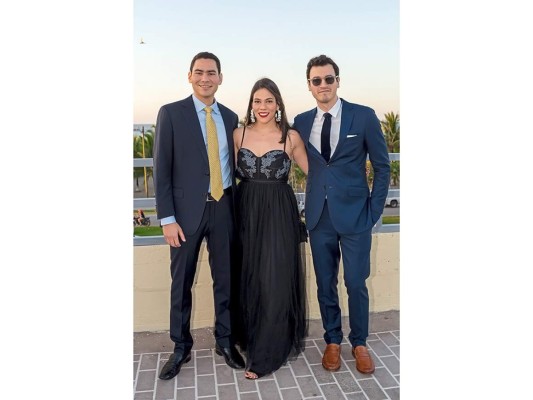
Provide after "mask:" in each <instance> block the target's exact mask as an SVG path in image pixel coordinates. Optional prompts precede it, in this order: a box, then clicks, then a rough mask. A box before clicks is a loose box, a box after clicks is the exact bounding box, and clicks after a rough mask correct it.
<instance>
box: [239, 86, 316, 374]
mask: <svg viewBox="0 0 533 400" xmlns="http://www.w3.org/2000/svg"><path fill="white" fill-rule="evenodd" d="M246 115H247V118H246V119H247V121H246V124H245V126H244V127H241V128H237V129H236V130H235V132H234V143H235V155H236V157H235V159H236V162H237V167H236V174H237V178H238V179H239V180H240V183H239V185H238V189H237V195H236V215H237V226H238V236H239V244H240V254H241V256H242V257H241V260H242V263H241V264H240V274H239V282H237V284H236V285H235V286H237V287H235V289H236V290H238V311H237V315H238V316H239V318H240V321H239V323H235V324H234V325H235V326H234V327H233V328H232V329H233V331H234V333H235V336H236V338H237V341H238V343H239V344H240V347H241V349H242V350H243V351H245V353H246V370H245V376H246V378H248V379H257V378H258V377H261V376H263V375H266V374H270V373H272V372H274V371H276V370H277V369H278V368H280V367H281V366H282V365H283V364H285V363H286V362H287V360H288V359H291V358H296V357H297V356H298V354H300V353H301V352H302V351H303V349H304V337H305V336H306V334H307V310H306V294H305V269H304V266H305V264H304V259H303V258H304V257H303V250H301V247H303V246H300V242H301V234H300V217H299V214H298V207H297V203H296V197H295V195H294V192H293V190H292V188H291V186H290V185H289V184H288V183H287V182H288V176H289V171H290V168H291V163H292V161H295V162H296V163H297V164H298V165H299V166H300V168H301V169H302V170H303V172H304V173H306V174H307V154H306V152H305V146H304V143H303V142H302V139H301V138H300V136H299V135H298V132H296V131H295V130H292V129H289V124H288V122H287V116H286V113H285V106H284V104H283V100H282V98H281V94H280V91H279V89H278V87H277V85H276V84H275V83H274V82H273V81H271V80H270V79H268V78H263V79H260V80H259V81H257V82H256V83H255V85H254V86H253V88H252V92H251V94H250V100H249V103H248V111H247V114H246Z"/></svg>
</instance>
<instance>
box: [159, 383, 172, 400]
mask: <svg viewBox="0 0 533 400" xmlns="http://www.w3.org/2000/svg"><path fill="white" fill-rule="evenodd" d="M175 385H176V381H175V380H174V379H170V380H168V381H164V380H162V379H157V381H156V382H155V399H156V400H167V399H173V398H174V386H175Z"/></svg>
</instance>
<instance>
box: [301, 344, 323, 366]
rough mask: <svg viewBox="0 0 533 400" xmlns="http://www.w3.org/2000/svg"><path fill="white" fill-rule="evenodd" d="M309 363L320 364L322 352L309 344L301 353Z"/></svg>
mask: <svg viewBox="0 0 533 400" xmlns="http://www.w3.org/2000/svg"><path fill="white" fill-rule="evenodd" d="M303 355H304V356H305V358H306V359H307V361H308V362H309V364H322V352H321V351H320V350H318V349H317V348H316V347H315V346H312V347H311V346H309V347H308V348H306V349H305V352H304V353H303Z"/></svg>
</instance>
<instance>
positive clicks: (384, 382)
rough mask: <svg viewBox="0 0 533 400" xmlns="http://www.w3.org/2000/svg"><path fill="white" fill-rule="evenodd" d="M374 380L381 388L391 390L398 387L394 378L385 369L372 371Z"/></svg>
mask: <svg viewBox="0 0 533 400" xmlns="http://www.w3.org/2000/svg"><path fill="white" fill-rule="evenodd" d="M373 375H374V378H375V379H376V380H377V381H378V382H379V384H380V385H381V387H382V388H384V389H386V388H393V387H397V386H398V382H397V381H396V379H394V377H393V376H392V375H391V374H390V373H389V371H387V369H386V368H383V367H382V368H376V370H375V371H374V374H373Z"/></svg>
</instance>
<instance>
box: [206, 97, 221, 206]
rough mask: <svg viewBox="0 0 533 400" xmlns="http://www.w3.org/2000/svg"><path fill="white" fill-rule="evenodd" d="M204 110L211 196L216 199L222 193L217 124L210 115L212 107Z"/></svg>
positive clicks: (218, 198)
mask: <svg viewBox="0 0 533 400" xmlns="http://www.w3.org/2000/svg"><path fill="white" fill-rule="evenodd" d="M204 110H205V112H206V116H205V128H206V131H207V157H208V159H209V176H210V184H211V196H212V197H213V198H214V199H215V200H216V201H218V200H220V198H221V197H222V195H223V194H224V190H223V189H222V171H221V170H220V156H219V154H218V138H217V126H216V125H215V121H214V120H213V116H212V115H211V111H213V109H212V108H211V107H205V108H204Z"/></svg>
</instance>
